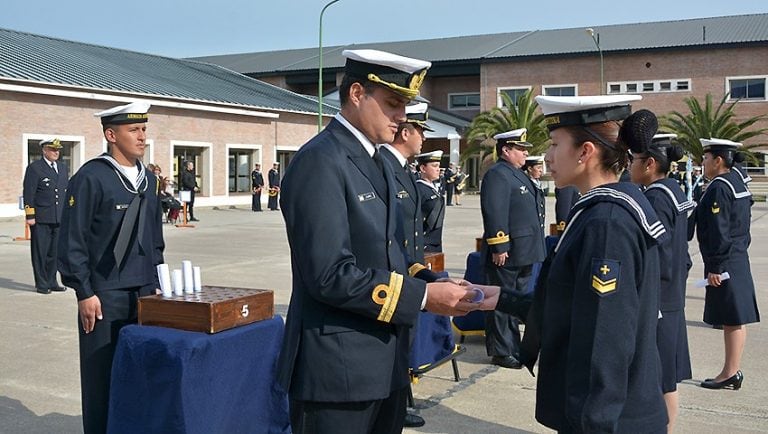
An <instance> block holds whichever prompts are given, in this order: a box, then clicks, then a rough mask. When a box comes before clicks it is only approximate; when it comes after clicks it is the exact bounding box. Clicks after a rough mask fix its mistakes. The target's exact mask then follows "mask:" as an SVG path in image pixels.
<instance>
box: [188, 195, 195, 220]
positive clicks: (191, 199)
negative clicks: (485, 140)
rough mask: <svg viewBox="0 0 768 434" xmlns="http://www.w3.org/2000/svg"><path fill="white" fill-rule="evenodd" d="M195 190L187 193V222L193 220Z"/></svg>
mask: <svg viewBox="0 0 768 434" xmlns="http://www.w3.org/2000/svg"><path fill="white" fill-rule="evenodd" d="M194 209H195V190H190V191H189V203H187V220H192V219H193V218H195V211H194Z"/></svg>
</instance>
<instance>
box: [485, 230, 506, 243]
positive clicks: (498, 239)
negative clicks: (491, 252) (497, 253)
mask: <svg viewBox="0 0 768 434" xmlns="http://www.w3.org/2000/svg"><path fill="white" fill-rule="evenodd" d="M485 241H486V242H487V243H488V245H489V246H493V245H496V244H502V243H508V242H509V235H508V234H505V233H504V231H498V232H496V236H495V237H493V238H487V239H486V240H485Z"/></svg>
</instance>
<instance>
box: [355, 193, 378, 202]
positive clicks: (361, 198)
mask: <svg viewBox="0 0 768 434" xmlns="http://www.w3.org/2000/svg"><path fill="white" fill-rule="evenodd" d="M373 199H376V194H375V193H374V192H372V191H369V192H368V193H360V194H358V195H357V200H359V201H360V202H366V201H369V200H373Z"/></svg>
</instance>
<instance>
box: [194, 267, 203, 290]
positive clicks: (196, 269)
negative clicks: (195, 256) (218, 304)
mask: <svg viewBox="0 0 768 434" xmlns="http://www.w3.org/2000/svg"><path fill="white" fill-rule="evenodd" d="M192 277H193V279H194V282H195V292H202V291H203V281H202V280H201V279H200V267H192Z"/></svg>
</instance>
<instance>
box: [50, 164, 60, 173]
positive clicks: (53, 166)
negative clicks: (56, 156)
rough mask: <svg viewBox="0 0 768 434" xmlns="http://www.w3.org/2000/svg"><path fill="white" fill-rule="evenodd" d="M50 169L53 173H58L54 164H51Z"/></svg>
mask: <svg viewBox="0 0 768 434" xmlns="http://www.w3.org/2000/svg"><path fill="white" fill-rule="evenodd" d="M51 169H53V171H54V172H56V173H59V171H58V170H56V163H51Z"/></svg>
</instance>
